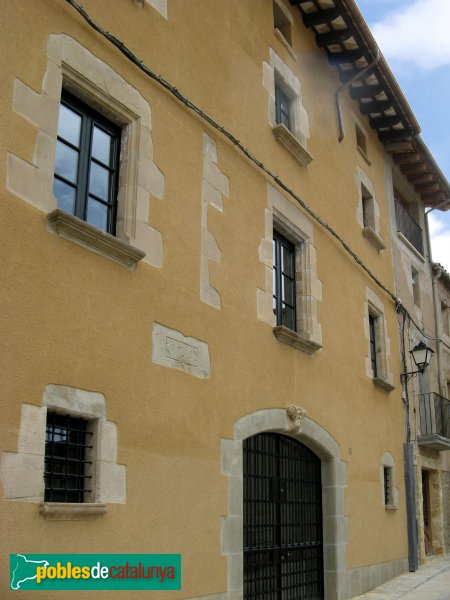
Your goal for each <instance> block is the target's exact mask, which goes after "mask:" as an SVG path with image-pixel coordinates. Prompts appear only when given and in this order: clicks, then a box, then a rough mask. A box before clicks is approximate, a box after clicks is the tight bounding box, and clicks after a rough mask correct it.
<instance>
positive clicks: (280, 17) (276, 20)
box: [273, 0, 292, 46]
mask: <svg viewBox="0 0 450 600" xmlns="http://www.w3.org/2000/svg"><path fill="white" fill-rule="evenodd" d="M273 27H274V29H275V30H277V31H279V32H280V34H281V36H282V37H283V38H284V40H286V42H287V43H288V44H289V46H292V17H291V18H290V14H289V12H288V11H287V10H286V9H285V7H284V6H283V4H282V3H281V2H280V0H273Z"/></svg>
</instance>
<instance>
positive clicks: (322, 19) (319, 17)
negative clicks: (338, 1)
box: [303, 7, 341, 27]
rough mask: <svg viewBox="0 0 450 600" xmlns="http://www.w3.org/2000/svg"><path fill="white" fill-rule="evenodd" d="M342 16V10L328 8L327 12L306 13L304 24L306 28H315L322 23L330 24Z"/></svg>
mask: <svg viewBox="0 0 450 600" xmlns="http://www.w3.org/2000/svg"><path fill="white" fill-rule="evenodd" d="M340 15H341V9H340V8H336V7H334V8H328V9H326V10H317V11H316V12H311V13H306V14H304V15H303V23H304V25H305V27H315V26H316V25H322V23H330V22H331V21H334V19H337V18H338V17H339V16H340Z"/></svg>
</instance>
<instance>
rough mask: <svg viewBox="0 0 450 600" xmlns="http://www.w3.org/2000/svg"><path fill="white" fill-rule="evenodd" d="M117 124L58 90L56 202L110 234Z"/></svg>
mask: <svg viewBox="0 0 450 600" xmlns="http://www.w3.org/2000/svg"><path fill="white" fill-rule="evenodd" d="M120 134H121V130H120V127H118V126H117V125H115V124H114V123H112V122H111V121H109V120H108V119H106V118H105V117H103V116H102V115H101V114H99V113H98V112H96V111H95V110H93V109H92V108H90V107H89V106H87V105H86V104H84V103H83V102H81V101H80V100H78V98H75V97H74V96H72V95H71V94H69V93H68V92H66V91H63V94H62V97H61V104H60V110H59V122H58V137H57V143H56V159H55V172H54V182H53V193H54V195H55V197H56V198H57V200H58V208H60V209H62V210H64V211H65V212H67V213H70V214H73V215H75V216H76V217H79V218H80V219H82V220H83V221H86V222H87V223H90V224H91V225H93V226H94V227H96V228H98V229H100V230H102V231H105V232H107V233H110V234H112V235H115V230H116V212H117V185H118V174H119V156H120Z"/></svg>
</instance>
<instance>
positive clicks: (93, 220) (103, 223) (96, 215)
mask: <svg viewBox="0 0 450 600" xmlns="http://www.w3.org/2000/svg"><path fill="white" fill-rule="evenodd" d="M86 221H87V222H88V223H90V224H91V225H93V226H94V227H98V228H99V229H102V230H103V231H107V227H108V207H107V206H105V205H104V204H102V203H101V202H97V200H94V199H93V198H89V200H88V207H87V215H86Z"/></svg>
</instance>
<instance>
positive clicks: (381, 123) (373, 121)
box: [369, 115, 401, 129]
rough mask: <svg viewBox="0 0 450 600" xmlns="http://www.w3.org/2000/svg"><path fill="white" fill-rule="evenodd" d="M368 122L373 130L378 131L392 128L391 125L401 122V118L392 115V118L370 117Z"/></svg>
mask: <svg viewBox="0 0 450 600" xmlns="http://www.w3.org/2000/svg"><path fill="white" fill-rule="evenodd" d="M369 122H370V126H371V127H373V129H379V128H380V127H392V126H393V125H397V124H398V123H400V122H401V117H400V116H399V115H394V116H392V117H384V116H381V117H371V118H370V119H369Z"/></svg>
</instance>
